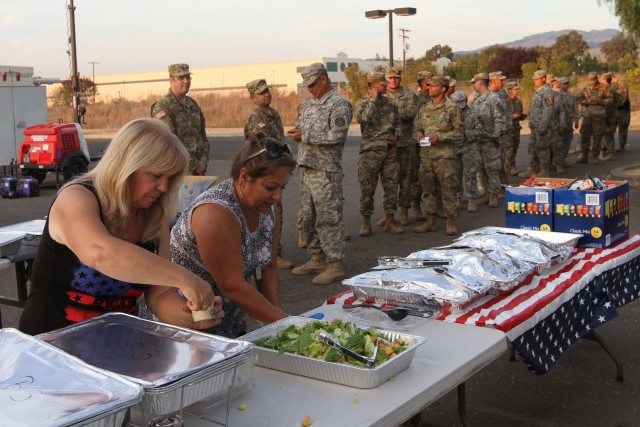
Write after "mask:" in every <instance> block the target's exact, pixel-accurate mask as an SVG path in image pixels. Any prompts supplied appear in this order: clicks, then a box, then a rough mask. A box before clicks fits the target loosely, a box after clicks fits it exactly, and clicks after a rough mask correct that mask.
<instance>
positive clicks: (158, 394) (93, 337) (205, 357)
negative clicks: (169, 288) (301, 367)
mask: <svg viewBox="0 0 640 427" xmlns="http://www.w3.org/2000/svg"><path fill="white" fill-rule="evenodd" d="M39 338H41V339H42V340H44V341H47V342H49V343H51V344H53V345H55V346H56V347H59V348H60V349H62V350H64V351H66V352H68V353H71V354H73V355H75V356H77V357H79V358H80V359H82V360H84V361H86V362H87V363H90V364H92V365H94V366H97V367H100V368H103V369H108V370H110V371H113V372H115V373H117V374H120V375H122V376H124V377H126V378H128V379H131V381H133V382H136V383H138V384H140V385H142V386H143V387H144V390H145V394H144V397H143V399H142V401H141V402H140V403H139V404H138V405H136V407H134V408H132V411H131V415H132V421H133V422H135V423H136V424H142V425H147V423H148V422H149V421H151V420H152V419H155V418H157V417H158V416H163V415H168V414H171V413H174V412H177V411H180V410H182V408H184V407H185V406H188V405H191V404H193V403H196V402H199V401H201V400H203V399H206V398H208V397H210V396H212V395H217V394H220V395H222V396H223V398H226V397H227V396H228V392H229V391H230V387H231V386H232V384H233V382H234V375H235V371H236V368H238V367H239V366H241V365H243V364H245V363H247V359H249V358H250V357H252V356H253V350H252V345H251V344H250V343H247V342H243V341H239V340H233V339H228V338H224V337H219V336H215V335H209V334H205V333H201V332H197V331H193V330H190V329H185V328H180V327H176V326H171V325H166V324H163V323H159V322H153V321H150V320H145V319H140V318H137V317H134V316H129V315H126V314H122V313H109V314H105V315H103V316H100V317H96V318H94V319H90V320H88V321H85V322H81V323H78V324H75V325H72V326H69V327H67V328H63V329H59V330H57V331H52V332H49V333H46V334H42V335H40V336H39Z"/></svg>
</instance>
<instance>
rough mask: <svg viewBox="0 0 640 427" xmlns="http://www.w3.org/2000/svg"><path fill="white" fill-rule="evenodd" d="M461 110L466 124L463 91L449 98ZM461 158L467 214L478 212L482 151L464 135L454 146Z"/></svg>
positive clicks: (460, 176)
mask: <svg viewBox="0 0 640 427" xmlns="http://www.w3.org/2000/svg"><path fill="white" fill-rule="evenodd" d="M449 99H450V100H451V101H452V102H453V103H454V104H456V106H457V107H458V108H459V109H460V113H461V114H462V121H463V123H465V128H466V122H467V117H468V116H469V107H468V105H467V96H466V95H465V94H464V92H462V91H456V92H453V93H452V94H451V97H450V98H449ZM454 148H455V151H456V155H457V157H458V158H459V166H460V169H459V170H458V182H459V187H461V188H462V196H463V198H466V199H467V212H477V210H478V208H477V205H476V200H477V199H478V179H477V175H478V169H479V168H480V162H481V161H482V159H481V158H480V151H479V150H478V144H477V143H476V142H471V141H468V140H467V138H466V136H464V135H463V138H462V141H461V143H460V144H457V145H455V146H454Z"/></svg>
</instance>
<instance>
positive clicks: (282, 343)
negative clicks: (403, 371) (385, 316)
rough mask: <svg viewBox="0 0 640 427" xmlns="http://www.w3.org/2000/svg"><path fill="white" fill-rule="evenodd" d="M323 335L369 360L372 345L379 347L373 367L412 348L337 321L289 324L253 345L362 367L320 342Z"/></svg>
mask: <svg viewBox="0 0 640 427" xmlns="http://www.w3.org/2000/svg"><path fill="white" fill-rule="evenodd" d="M323 332H324V333H326V334H328V335H331V336H332V337H333V338H334V339H335V340H336V341H338V342H339V343H340V344H342V345H343V346H345V347H347V348H348V349H349V350H352V351H354V352H356V353H358V354H361V355H363V356H365V357H372V356H373V354H374V349H375V346H378V353H377V355H376V365H379V364H381V363H384V362H386V361H387V360H389V359H391V358H393V357H395V356H397V355H398V354H400V353H402V352H403V351H405V350H406V349H408V348H409V347H410V346H411V344H409V343H405V342H404V340H403V339H401V338H398V339H396V340H393V341H389V340H388V339H387V337H386V336H385V335H384V334H383V333H382V332H380V331H379V330H378V329H376V328H374V327H370V328H367V329H361V328H358V327H356V326H355V325H354V324H353V323H350V322H343V321H342V320H337V319H336V320H333V321H332V322H322V321H319V320H317V321H313V322H309V323H307V324H306V325H304V326H302V327H300V326H296V325H291V326H288V327H287V328H285V329H283V330H282V331H280V332H279V333H278V334H276V335H273V336H271V337H269V338H265V339H262V340H259V341H256V342H255V343H254V344H255V345H257V346H260V347H264V348H268V349H271V350H276V351H277V352H278V353H293V354H298V355H301V356H307V357H313V358H316V359H321V360H324V361H327V362H334V363H348V364H351V365H356V366H360V367H365V365H364V364H363V363H362V362H359V361H357V360H353V359H352V358H351V357H348V356H345V355H344V354H342V352H340V351H339V350H336V349H334V348H331V347H329V346H327V345H325V344H322V343H321V342H319V340H318V336H319V335H320V334H321V333H323Z"/></svg>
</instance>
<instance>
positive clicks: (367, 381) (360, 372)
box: [241, 317, 426, 388]
mask: <svg viewBox="0 0 640 427" xmlns="http://www.w3.org/2000/svg"><path fill="white" fill-rule="evenodd" d="M314 321H316V320H314V319H309V318H306V317H287V318H285V319H281V320H279V321H277V322H274V323H272V324H270V325H267V326H264V327H262V328H260V329H258V330H255V331H253V332H250V333H248V334H247V335H243V336H242V337H241V338H242V339H243V340H246V341H249V342H253V343H255V342H256V341H259V340H262V339H264V338H268V337H270V336H272V335H276V334H278V333H279V332H280V331H281V330H283V329H286V328H287V327H289V326H291V325H296V326H304V325H305V324H306V323H308V322H314ZM381 332H382V333H384V334H385V335H386V336H387V338H388V339H389V340H395V339H397V338H402V339H404V340H405V342H407V343H410V344H412V346H411V347H410V348H409V349H407V350H405V351H403V352H402V353H400V354H399V355H397V356H396V357H394V358H392V359H389V360H387V361H386V362H384V363H381V364H380V365H378V366H376V367H375V368H371V369H370V368H361V367H358V366H354V365H346V364H341V363H330V362H325V361H324V360H319V359H314V358H311V357H306V356H299V355H296V354H291V353H282V354H279V353H278V352H277V351H275V350H271V349H268V348H263V347H258V346H255V347H254V350H255V352H256V353H257V355H258V362H257V363H258V366H263V367H265V368H270V369H275V370H278V371H283V372H288V373H291V374H296V375H301V376H305V377H309V378H315V379H318V380H322V381H328V382H332V383H337V384H342V385H347V386H351V387H357V388H374V387H378V386H379V385H381V384H383V383H385V382H386V381H388V380H389V378H392V377H394V376H396V375H398V374H399V373H400V372H402V371H404V370H405V369H407V368H408V367H409V365H411V361H412V360H413V356H414V355H415V352H416V350H417V349H418V347H419V346H421V345H422V344H424V342H425V341H426V340H425V338H423V337H419V336H416V335H407V334H402V333H398V332H392V331H384V330H382V331H381Z"/></svg>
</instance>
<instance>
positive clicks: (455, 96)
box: [449, 90, 467, 106]
mask: <svg viewBox="0 0 640 427" xmlns="http://www.w3.org/2000/svg"><path fill="white" fill-rule="evenodd" d="M449 99H450V100H452V101H453V102H455V103H456V104H458V105H459V106H463V105H465V104H466V103H467V95H465V94H464V92H463V91H461V90H457V91H455V92H453V93H452V94H451V96H450V97H449Z"/></svg>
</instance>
